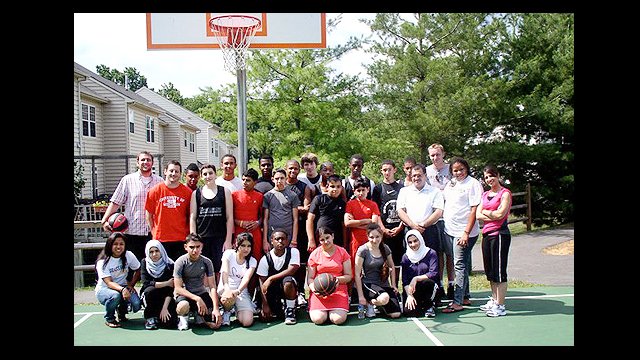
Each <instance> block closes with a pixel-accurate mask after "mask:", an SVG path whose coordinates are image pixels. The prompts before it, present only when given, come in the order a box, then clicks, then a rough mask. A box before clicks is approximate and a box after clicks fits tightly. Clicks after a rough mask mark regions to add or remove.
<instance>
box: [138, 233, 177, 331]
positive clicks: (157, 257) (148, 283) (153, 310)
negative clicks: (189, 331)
mask: <svg viewBox="0 0 640 360" xmlns="http://www.w3.org/2000/svg"><path fill="white" fill-rule="evenodd" d="M144 253H145V255H146V256H145V258H144V259H142V265H141V268H142V274H141V279H142V288H141V289H140V292H141V293H142V299H143V301H144V304H145V307H144V319H145V320H144V327H145V329H147V330H156V329H157V328H158V326H161V327H163V328H176V327H177V324H178V314H177V313H176V302H175V300H174V299H173V260H171V258H169V256H167V251H166V250H165V249H164V246H162V243H161V242H160V241H158V240H149V241H148V242H147V244H146V246H145V247H144Z"/></svg>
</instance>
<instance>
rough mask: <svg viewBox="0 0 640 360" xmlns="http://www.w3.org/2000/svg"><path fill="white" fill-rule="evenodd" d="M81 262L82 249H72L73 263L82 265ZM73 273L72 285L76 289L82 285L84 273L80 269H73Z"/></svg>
mask: <svg viewBox="0 0 640 360" xmlns="http://www.w3.org/2000/svg"><path fill="white" fill-rule="evenodd" d="M82 263H83V260H82V250H74V251H73V265H74V266H76V265H82ZM73 273H74V274H73V287H74V288H76V289H77V288H81V287H84V273H83V272H82V271H74V272H73Z"/></svg>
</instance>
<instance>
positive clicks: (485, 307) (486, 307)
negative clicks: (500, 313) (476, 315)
mask: <svg viewBox="0 0 640 360" xmlns="http://www.w3.org/2000/svg"><path fill="white" fill-rule="evenodd" d="M494 303H495V302H494V301H493V298H489V301H487V303H486V304H484V305H480V310H482V311H484V312H487V311H489V310H491V308H492V307H493V304H494Z"/></svg>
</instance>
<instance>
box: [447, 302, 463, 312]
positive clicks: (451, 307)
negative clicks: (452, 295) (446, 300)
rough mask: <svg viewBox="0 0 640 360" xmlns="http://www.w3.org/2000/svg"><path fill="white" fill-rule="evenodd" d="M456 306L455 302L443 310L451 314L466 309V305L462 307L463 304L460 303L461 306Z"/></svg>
mask: <svg viewBox="0 0 640 360" xmlns="http://www.w3.org/2000/svg"><path fill="white" fill-rule="evenodd" d="M455 306H456V305H455V304H449V305H448V306H447V307H446V308H444V309H442V312H443V313H445V314H450V313H454V312H458V311H462V310H464V307H462V306H461V305H458V306H460V307H459V308H456V307H455Z"/></svg>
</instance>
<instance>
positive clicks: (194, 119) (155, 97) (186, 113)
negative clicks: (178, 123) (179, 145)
mask: <svg viewBox="0 0 640 360" xmlns="http://www.w3.org/2000/svg"><path fill="white" fill-rule="evenodd" d="M136 93H137V94H140V96H143V97H144V98H145V99H147V100H148V101H150V102H151V103H152V104H156V105H158V106H160V107H162V108H163V109H164V110H165V111H167V110H166V109H165V108H164V107H163V105H164V106H167V105H172V108H173V109H172V113H173V114H175V115H176V116H178V117H180V119H182V120H184V121H187V122H188V123H190V124H191V125H193V126H195V127H197V128H199V129H202V127H203V126H206V127H207V128H209V127H212V128H214V129H217V130H218V131H220V130H222V129H221V128H220V127H219V126H218V125H216V124H213V123H211V122H209V121H207V120H205V119H203V118H201V117H200V116H198V115H197V114H195V113H193V112H192V111H191V110H189V109H187V108H185V107H183V106H182V105H180V104H177V103H175V102H174V101H171V100H169V99H167V98H165V97H164V96H162V95H160V94H158V93H157V92H155V91H153V90H151V89H149V88H147V87H145V86H143V87H141V88H140V89H138V90H137V91H136ZM163 103H164V104H163Z"/></svg>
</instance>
